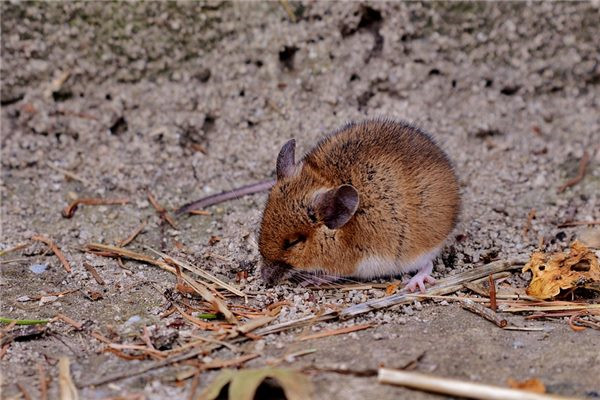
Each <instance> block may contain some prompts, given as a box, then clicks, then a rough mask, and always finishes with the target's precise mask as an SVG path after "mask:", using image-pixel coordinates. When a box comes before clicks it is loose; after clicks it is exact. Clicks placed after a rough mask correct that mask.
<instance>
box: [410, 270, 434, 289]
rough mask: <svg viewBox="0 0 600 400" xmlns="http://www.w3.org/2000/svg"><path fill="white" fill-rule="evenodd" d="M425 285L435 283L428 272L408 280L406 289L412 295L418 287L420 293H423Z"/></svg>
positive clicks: (420, 273)
mask: <svg viewBox="0 0 600 400" xmlns="http://www.w3.org/2000/svg"><path fill="white" fill-rule="evenodd" d="M425 283H435V279H434V278H433V277H432V276H431V275H429V273H428V272H419V273H418V274H416V275H415V276H413V277H412V278H410V281H408V283H407V284H406V289H407V290H408V291H410V292H411V293H412V292H414V291H416V290H417V287H418V288H419V290H420V291H421V293H425Z"/></svg>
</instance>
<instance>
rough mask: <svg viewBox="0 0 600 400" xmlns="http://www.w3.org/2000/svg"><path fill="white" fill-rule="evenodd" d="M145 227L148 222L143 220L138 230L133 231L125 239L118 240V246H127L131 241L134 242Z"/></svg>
mask: <svg viewBox="0 0 600 400" xmlns="http://www.w3.org/2000/svg"><path fill="white" fill-rule="evenodd" d="M145 227H146V223H145V222H142V224H141V225H140V226H138V227H137V228H136V230H135V231H133V232H132V233H131V235H129V236H127V237H126V238H125V239H123V240H121V241H120V242H118V243H117V246H119V247H125V246H127V245H128V244H129V243H131V242H133V240H134V239H135V238H136V237H137V235H139V234H140V233H141V232H142V230H143V229H144V228H145Z"/></svg>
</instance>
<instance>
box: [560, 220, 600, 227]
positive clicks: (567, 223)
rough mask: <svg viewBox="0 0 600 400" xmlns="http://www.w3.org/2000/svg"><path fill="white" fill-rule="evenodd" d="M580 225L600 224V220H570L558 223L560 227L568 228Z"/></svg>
mask: <svg viewBox="0 0 600 400" xmlns="http://www.w3.org/2000/svg"><path fill="white" fill-rule="evenodd" d="M579 225H600V221H569V222H564V223H562V224H559V225H558V228H568V227H571V226H579Z"/></svg>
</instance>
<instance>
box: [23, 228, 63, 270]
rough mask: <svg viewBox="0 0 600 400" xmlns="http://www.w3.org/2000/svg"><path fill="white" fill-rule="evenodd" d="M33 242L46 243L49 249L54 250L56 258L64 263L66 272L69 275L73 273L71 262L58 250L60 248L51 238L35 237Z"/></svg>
mask: <svg viewBox="0 0 600 400" xmlns="http://www.w3.org/2000/svg"><path fill="white" fill-rule="evenodd" d="M31 240H35V241H38V242H42V243H45V244H46V245H47V246H48V247H50V250H52V252H53V253H54V254H55V255H56V257H58V259H59V260H60V262H61V263H62V265H63V267H64V268H65V270H66V271H67V272H68V273H71V271H72V270H71V264H69V262H68V261H67V259H66V258H65V255H64V254H63V252H62V251H60V249H59V248H58V246H57V245H56V244H55V243H54V242H53V241H52V240H51V239H49V238H47V237H45V236H41V235H35V236H33V237H32V238H31Z"/></svg>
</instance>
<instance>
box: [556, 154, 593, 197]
mask: <svg viewBox="0 0 600 400" xmlns="http://www.w3.org/2000/svg"><path fill="white" fill-rule="evenodd" d="M589 163H590V153H588V152H587V151H584V152H583V157H581V160H579V166H578V167H577V175H575V177H574V178H571V179H569V180H568V181H566V182H565V183H563V184H562V185H561V186H560V187H559V188H558V190H557V192H558V193H562V192H564V191H565V189H566V188H568V187H571V186H574V185H576V184H578V183H579V182H581V180H582V179H583V177H584V176H585V170H586V169H587V166H588V164H589Z"/></svg>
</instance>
